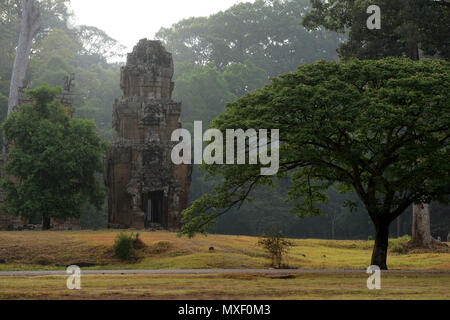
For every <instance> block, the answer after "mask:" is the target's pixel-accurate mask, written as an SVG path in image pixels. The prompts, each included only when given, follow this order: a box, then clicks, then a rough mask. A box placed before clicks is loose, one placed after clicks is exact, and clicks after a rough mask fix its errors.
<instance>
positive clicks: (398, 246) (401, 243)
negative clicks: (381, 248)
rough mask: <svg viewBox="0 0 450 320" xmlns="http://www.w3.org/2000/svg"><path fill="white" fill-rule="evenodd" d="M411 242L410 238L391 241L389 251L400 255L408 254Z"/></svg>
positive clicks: (404, 237) (405, 237)
mask: <svg viewBox="0 0 450 320" xmlns="http://www.w3.org/2000/svg"><path fill="white" fill-rule="evenodd" d="M410 240H411V238H410V236H403V237H401V238H397V239H390V240H389V251H390V252H393V253H398V254H406V253H408V242H409V241H410Z"/></svg>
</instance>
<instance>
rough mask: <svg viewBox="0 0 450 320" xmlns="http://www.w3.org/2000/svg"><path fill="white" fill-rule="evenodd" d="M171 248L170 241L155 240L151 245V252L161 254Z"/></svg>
mask: <svg viewBox="0 0 450 320" xmlns="http://www.w3.org/2000/svg"><path fill="white" fill-rule="evenodd" d="M170 248H172V242H170V241H157V242H155V243H154V244H153V245H152V248H151V251H152V253H156V254H161V253H164V252H167V251H169V249H170Z"/></svg>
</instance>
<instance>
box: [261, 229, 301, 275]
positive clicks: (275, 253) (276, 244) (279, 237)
mask: <svg viewBox="0 0 450 320" xmlns="http://www.w3.org/2000/svg"><path fill="white" fill-rule="evenodd" d="M258 245H259V246H262V247H263V248H264V249H265V250H266V251H267V252H268V253H269V256H270V258H271V259H272V267H274V268H278V269H281V267H282V261H283V255H285V254H287V253H288V252H289V249H290V247H293V246H294V244H293V243H292V242H290V241H289V240H287V239H285V238H284V236H283V234H282V233H281V232H278V233H272V234H269V235H267V236H265V238H264V239H261V240H259V241H258Z"/></svg>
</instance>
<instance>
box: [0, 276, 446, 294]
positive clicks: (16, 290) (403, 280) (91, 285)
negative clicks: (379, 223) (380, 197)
mask: <svg viewBox="0 0 450 320" xmlns="http://www.w3.org/2000/svg"><path fill="white" fill-rule="evenodd" d="M366 280H367V276H366V275H364V274H346V275H339V274H334V275H333V274H307V275H306V274H302V275H297V276H292V277H289V278H286V279H280V278H276V277H270V276H264V275H108V276H101V275H95V276H82V280H81V290H74V291H71V290H68V289H67V288H66V277H63V276H59V277H58V276H46V277H0V300H2V299H77V300H80V299H158V300H196V299H203V300H211V299H224V300H227V299H236V300H240V299H247V300H249V299H250V300H258V299H263V300H266V299H268V300H286V299H292V300H300V299H345V300H349V299H371V300H377V299H395V300H401V299H410V300H415V299H417V300H424V299H438V300H443V299H446V300H448V299H450V296H449V292H450V290H449V289H450V275H449V274H440V275H437V274H426V275H419V274H386V275H383V276H382V281H381V290H368V289H367V287H366Z"/></svg>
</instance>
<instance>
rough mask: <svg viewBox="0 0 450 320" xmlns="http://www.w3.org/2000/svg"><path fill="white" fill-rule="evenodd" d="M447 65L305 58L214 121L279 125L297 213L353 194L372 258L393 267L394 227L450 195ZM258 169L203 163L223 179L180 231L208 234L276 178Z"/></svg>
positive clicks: (217, 124)
mask: <svg viewBox="0 0 450 320" xmlns="http://www.w3.org/2000/svg"><path fill="white" fill-rule="evenodd" d="M449 72H450V64H449V63H448V62H444V61H440V60H423V61H419V62H417V61H416V62H415V61H411V60H409V59H394V58H390V59H384V60H375V61H373V60H366V61H360V60H352V61H349V62H347V63H339V64H338V63H334V62H323V61H322V62H318V63H314V64H311V65H302V66H300V67H299V68H298V70H297V72H294V73H289V74H285V75H283V76H281V77H279V78H277V79H274V80H273V83H272V84H271V85H268V86H266V87H264V88H263V89H261V90H257V91H254V92H253V93H251V94H248V95H246V96H244V97H243V98H241V99H239V100H238V101H236V102H234V103H231V104H229V105H228V108H227V109H226V112H225V113H224V114H223V115H221V116H219V117H218V118H216V119H215V120H214V121H213V123H212V126H211V127H213V128H217V129H219V130H221V131H222V132H223V133H224V136H225V131H226V130H227V129H239V128H240V129H244V130H247V129H251V128H271V129H279V130H280V148H279V154H280V161H279V162H280V171H279V173H278V175H277V177H278V178H279V177H283V176H285V175H286V174H287V173H289V172H291V171H292V172H291V174H292V177H293V178H292V186H291V187H290V191H289V199H290V200H292V201H295V203H294V210H295V211H296V212H297V213H298V214H299V215H300V216H305V215H314V214H319V213H320V207H319V206H318V204H320V203H322V202H326V201H327V200H328V196H327V194H326V191H327V190H328V189H329V188H330V187H331V186H333V185H337V186H338V188H339V190H342V191H346V190H349V189H350V190H353V191H355V192H356V193H357V195H358V197H359V198H360V200H361V202H362V203H363V204H364V206H365V208H366V210H367V212H368V214H369V216H370V218H371V220H372V222H373V224H374V229H375V234H376V236H375V246H374V250H373V255H372V264H373V265H378V266H379V267H380V268H382V269H387V249H388V236H389V226H390V224H391V223H392V222H393V221H394V220H395V219H396V218H397V217H399V216H400V215H401V214H403V213H404V212H405V210H406V209H408V208H409V207H410V206H411V205H412V204H413V203H419V202H422V201H423V200H424V199H425V200H426V201H427V202H429V201H432V200H439V201H445V200H448V195H449V194H450V175H449V172H450V154H449V150H450V148H449V147H450V131H449V128H450V117H449V112H448V111H449V109H448V108H449V105H450V104H449V95H448V93H449V92H450V81H449V78H448V73H449ZM226 142H228V141H226ZM233 143H234V142H233ZM268 145H269V146H272V141H271V140H269V141H268ZM234 156H235V157H237V155H234ZM224 157H225V156H224ZM235 163H236V160H235ZM261 167H264V166H262V165H223V164H214V165H205V168H206V170H207V172H208V174H209V175H210V176H221V177H222V179H221V181H220V182H219V183H218V184H217V186H216V187H215V189H214V191H215V193H213V194H205V195H203V196H202V197H201V198H200V199H199V200H197V201H195V202H194V203H193V204H192V205H191V207H190V208H188V209H187V210H186V211H185V212H184V222H185V224H184V227H183V232H184V233H186V234H188V235H190V236H193V235H194V234H195V233H196V232H205V230H207V229H208V228H209V227H210V226H211V225H212V224H213V223H214V221H215V219H216V218H217V217H219V216H221V215H222V214H225V213H226V212H228V211H229V209H230V208H231V207H233V206H236V205H240V204H242V203H243V202H245V201H247V200H249V197H250V195H251V193H252V191H253V190H254V189H255V188H256V187H257V186H260V185H273V177H268V176H261V172H260V169H261Z"/></svg>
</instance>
